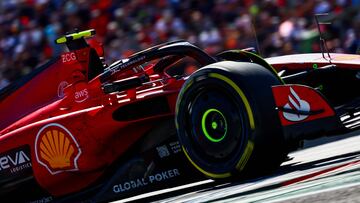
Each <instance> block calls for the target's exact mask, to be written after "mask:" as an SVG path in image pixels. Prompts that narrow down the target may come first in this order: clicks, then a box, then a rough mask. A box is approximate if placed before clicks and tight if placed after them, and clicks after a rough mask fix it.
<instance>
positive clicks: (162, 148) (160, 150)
mask: <svg viewBox="0 0 360 203" xmlns="http://www.w3.org/2000/svg"><path fill="white" fill-rule="evenodd" d="M156 150H157V152H158V155H159V157H160V158H164V157H168V156H170V152H169V149H168V148H167V146H166V145H162V146H160V147H156Z"/></svg>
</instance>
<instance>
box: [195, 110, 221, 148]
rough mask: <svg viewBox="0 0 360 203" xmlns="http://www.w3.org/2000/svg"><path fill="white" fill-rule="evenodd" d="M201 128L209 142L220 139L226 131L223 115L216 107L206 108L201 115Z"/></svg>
mask: <svg viewBox="0 0 360 203" xmlns="http://www.w3.org/2000/svg"><path fill="white" fill-rule="evenodd" d="M201 128H202V131H203V132H204V135H205V137H206V138H207V139H208V140H210V141H211V142H220V141H222V140H223V139H224V138H225V136H226V133H227V122H226V119H225V116H224V115H223V114H222V113H221V112H220V111H219V110H217V109H214V108H212V109H208V110H207V111H205V113H204V114H203V116H202V119H201Z"/></svg>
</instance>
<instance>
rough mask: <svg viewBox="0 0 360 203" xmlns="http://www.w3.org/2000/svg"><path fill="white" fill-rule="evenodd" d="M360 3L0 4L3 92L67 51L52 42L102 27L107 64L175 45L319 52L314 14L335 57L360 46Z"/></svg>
mask: <svg viewBox="0 0 360 203" xmlns="http://www.w3.org/2000/svg"><path fill="white" fill-rule="evenodd" d="M359 6H360V0H327V1H325V0H302V1H298V0H129V1H127V0H0V89H1V88H3V87H4V86H6V85H7V84H8V83H10V82H11V81H14V80H15V79H17V78H19V77H21V76H22V75H24V74H26V73H28V72H30V71H31V70H33V69H34V68H35V67H36V66H38V65H39V64H41V63H43V62H45V61H47V60H48V59H50V58H51V57H54V56H57V55H59V54H60V53H61V51H62V49H64V47H63V46H61V45H56V44H55V43H54V40H55V39H56V38H57V37H59V36H61V35H63V34H65V33H66V32H69V31H73V30H74V29H75V28H77V29H79V30H85V29H89V28H94V29H96V32H97V35H96V38H97V40H99V41H100V42H102V43H103V44H104V47H105V55H106V61H107V63H111V62H113V61H115V60H118V59H120V58H124V57H126V56H128V55H129V54H132V53H134V52H136V51H140V50H142V49H145V48H148V47H149V46H152V45H155V44H158V43H162V42H165V41H169V40H176V39H185V40H188V41H190V42H191V43H194V44H196V45H197V46H199V47H201V48H203V49H204V50H205V51H207V52H208V53H210V54H216V53H218V52H220V51H222V50H225V49H239V48H247V47H255V48H256V49H257V50H258V52H259V53H260V54H261V55H262V56H263V57H270V56H277V55H283V54H292V53H306V52H319V51H320V48H319V42H318V41H319V40H318V39H319V35H318V32H317V27H316V24H315V23H314V14H315V13H329V16H328V17H326V18H327V19H325V20H326V21H332V24H331V25H322V26H321V29H322V31H323V32H324V37H325V38H326V39H327V43H328V47H329V49H330V50H331V51H334V52H346V53H356V52H357V51H358V48H359V45H360V42H359V40H360V36H359V35H360V9H359Z"/></svg>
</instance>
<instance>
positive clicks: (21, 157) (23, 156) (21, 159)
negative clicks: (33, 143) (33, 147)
mask: <svg viewBox="0 0 360 203" xmlns="http://www.w3.org/2000/svg"><path fill="white" fill-rule="evenodd" d="M29 173H32V165H31V160H30V149H29V147H28V146H22V147H19V148H15V149H12V150H10V151H7V152H4V153H1V154H0V178H1V179H2V178H4V179H5V178H6V179H8V178H9V176H12V177H14V176H23V175H26V174H29Z"/></svg>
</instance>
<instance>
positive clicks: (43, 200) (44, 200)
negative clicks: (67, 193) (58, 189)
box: [29, 196, 53, 203]
mask: <svg viewBox="0 0 360 203" xmlns="http://www.w3.org/2000/svg"><path fill="white" fill-rule="evenodd" d="M52 201H53V197H51V196H48V197H43V198H41V199H37V200H34V201H30V202H29V203H48V202H52Z"/></svg>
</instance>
